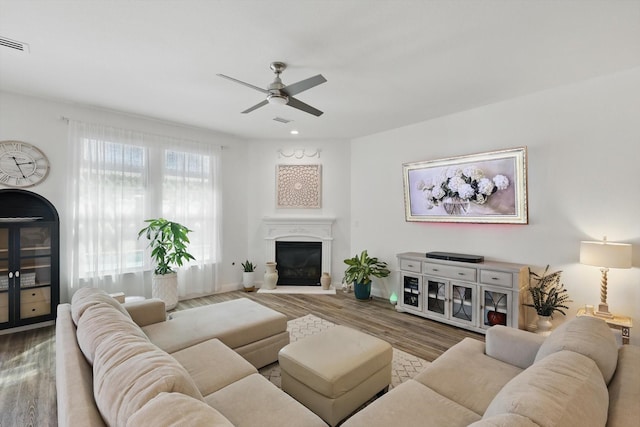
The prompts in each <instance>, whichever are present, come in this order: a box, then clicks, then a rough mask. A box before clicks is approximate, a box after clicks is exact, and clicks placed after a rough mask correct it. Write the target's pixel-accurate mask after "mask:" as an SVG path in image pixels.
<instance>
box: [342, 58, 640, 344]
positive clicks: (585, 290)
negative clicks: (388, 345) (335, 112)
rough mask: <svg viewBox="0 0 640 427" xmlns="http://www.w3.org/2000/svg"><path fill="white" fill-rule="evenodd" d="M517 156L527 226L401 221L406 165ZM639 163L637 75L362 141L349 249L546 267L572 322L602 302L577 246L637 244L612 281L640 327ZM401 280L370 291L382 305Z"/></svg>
mask: <svg viewBox="0 0 640 427" xmlns="http://www.w3.org/2000/svg"><path fill="white" fill-rule="evenodd" d="M519 146H527V147H528V167H529V173H528V184H529V224H528V225H484V224H452V223H447V224H437V223H409V222H405V220H404V202H403V184H402V163H405V162H413V161H421V160H430V159H439V158H444V157H449V156H456V155H464V154H471V153H478V152H485V151H491V150H496V149H502V148H511V147H519ZM639 161H640V69H635V70H631V71H628V72H624V73H619V74H615V75H610V76H606V77H602V78H598V79H593V80H589V81H586V82H581V83H576V84H573V85H571V86H566V87H561V88H557V89H554V90H548V91H545V92H541V93H537V94H534V95H530V96H526V97H521V98H517V99H514V100H510V101H506V102H501V103H498V104H493V105H488V106H485V107H482V108H477V109H474V110H471V111H465V112H462V113H458V114H454V115H451V116H447V117H442V118H439V119H435V120H431V121H427V122H423V123H419V124H416V125H412V126H408V127H404V128H401V129H396V130H392V131H388V132H384V133H380V134H376V135H372V136H368V137H364V138H359V139H357V140H354V141H353V142H352V151H351V220H352V228H351V250H352V252H357V251H360V250H362V249H365V248H366V249H369V252H370V253H371V254H373V255H376V256H379V257H381V258H382V259H384V260H385V261H387V262H389V263H390V264H391V265H392V266H393V267H394V268H396V259H395V255H396V254H397V253H399V252H404V251H417V252H428V251H434V250H439V251H450V252H460V253H471V254H479V255H484V256H485V257H486V258H488V259H495V260H503V261H508V262H516V263H525V264H530V265H533V266H545V265H547V264H550V265H551V268H552V269H553V270H554V271H555V270H563V271H564V273H563V276H562V277H563V282H564V283H565V285H566V287H567V289H568V291H569V294H570V296H571V298H572V299H573V303H572V304H571V310H570V315H571V316H573V315H574V313H575V311H576V310H577V308H579V307H580V306H584V305H585V304H597V303H598V302H599V289H600V271H599V270H598V269H597V268H596V267H590V266H585V265H581V264H579V263H578V259H579V245H580V241H581V240H599V239H601V238H602V236H604V235H606V236H608V238H609V240H611V241H615V242H627V243H631V244H633V245H634V247H633V265H634V268H632V269H629V270H611V271H610V272H609V288H608V290H609V296H608V302H609V306H610V309H611V311H613V312H615V313H619V314H624V315H627V316H632V317H633V318H635V319H636V322H638V321H640V268H639V267H640V222H639V220H638V218H639V212H640V186H639V185H638V183H639V180H638V172H639V171H640V163H639ZM396 281H397V275H396V276H394V277H392V278H391V279H390V280H386V281H385V280H383V281H376V282H374V283H375V284H374V287H376V286H377V289H375V292H377V293H378V294H379V295H385V296H386V295H387V294H388V290H389V289H390V286H392V285H395V283H396ZM555 321H556V322H558V321H562V316H556V319H555ZM635 335H636V336H638V332H636V334H635ZM633 336H634V333H633V331H632V341H635V342H636V343H638V342H640V340H639V339H638V338H635V339H634V338H633Z"/></svg>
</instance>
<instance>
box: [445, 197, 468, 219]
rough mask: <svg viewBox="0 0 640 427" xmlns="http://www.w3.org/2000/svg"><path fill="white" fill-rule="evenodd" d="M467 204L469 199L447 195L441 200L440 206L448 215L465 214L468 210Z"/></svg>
mask: <svg viewBox="0 0 640 427" xmlns="http://www.w3.org/2000/svg"><path fill="white" fill-rule="evenodd" d="M469 205H470V203H469V200H463V199H461V198H460V197H447V198H446V199H444V200H443V201H442V207H443V208H444V211H445V212H446V213H447V214H449V215H465V214H466V213H467V212H469Z"/></svg>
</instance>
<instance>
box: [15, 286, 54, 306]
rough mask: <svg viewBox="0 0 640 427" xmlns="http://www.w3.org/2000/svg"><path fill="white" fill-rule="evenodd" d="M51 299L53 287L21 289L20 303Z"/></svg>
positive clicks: (48, 300) (47, 301)
mask: <svg viewBox="0 0 640 427" xmlns="http://www.w3.org/2000/svg"><path fill="white" fill-rule="evenodd" d="M50 301H51V288H49V287H46V288H37V289H27V290H22V291H20V304H25V303H32V302H46V303H49V302H50Z"/></svg>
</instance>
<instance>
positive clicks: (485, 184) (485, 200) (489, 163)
mask: <svg viewBox="0 0 640 427" xmlns="http://www.w3.org/2000/svg"><path fill="white" fill-rule="evenodd" d="M403 179H404V201H405V219H406V220H407V221H423V222H472V223H502V224H528V222H529V215H528V203H527V147H518V148H511V149H505V150H499V151H491V152H487V153H479V154H471V155H465V156H458V157H449V158H445V159H438V160H428V161H422V162H413V163H405V164H403Z"/></svg>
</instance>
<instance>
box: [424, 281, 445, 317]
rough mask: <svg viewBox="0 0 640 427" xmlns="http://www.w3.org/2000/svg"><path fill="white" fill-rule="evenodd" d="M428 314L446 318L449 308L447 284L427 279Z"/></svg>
mask: <svg viewBox="0 0 640 427" xmlns="http://www.w3.org/2000/svg"><path fill="white" fill-rule="evenodd" d="M426 298H427V310H426V311H427V313H432V314H437V315H440V316H445V314H446V306H447V282H445V281H441V280H436V279H427V296H426Z"/></svg>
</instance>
